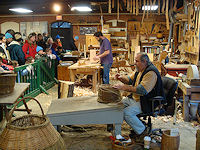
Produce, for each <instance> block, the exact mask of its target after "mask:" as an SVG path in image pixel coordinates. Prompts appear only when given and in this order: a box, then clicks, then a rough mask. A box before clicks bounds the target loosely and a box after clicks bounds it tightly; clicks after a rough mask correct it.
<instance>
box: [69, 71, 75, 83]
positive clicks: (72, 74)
mask: <svg viewBox="0 0 200 150" xmlns="http://www.w3.org/2000/svg"><path fill="white" fill-rule="evenodd" d="M70 80H71V81H72V82H74V81H75V74H74V70H72V69H70Z"/></svg>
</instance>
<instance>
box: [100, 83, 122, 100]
mask: <svg viewBox="0 0 200 150" xmlns="http://www.w3.org/2000/svg"><path fill="white" fill-rule="evenodd" d="M121 100H122V97H121V93H120V91H119V90H118V89H115V88H113V87H112V86H111V85H110V84H102V85H100V86H99V90H98V99H97V101H98V102H100V103H117V102H119V101H121Z"/></svg>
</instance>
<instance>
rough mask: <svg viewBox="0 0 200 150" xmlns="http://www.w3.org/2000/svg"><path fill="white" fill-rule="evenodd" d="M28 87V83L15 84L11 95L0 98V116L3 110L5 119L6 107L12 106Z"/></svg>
mask: <svg viewBox="0 0 200 150" xmlns="http://www.w3.org/2000/svg"><path fill="white" fill-rule="evenodd" d="M29 86H30V83H15V87H14V91H13V92H12V93H10V94H7V95H2V96H0V106H1V109H0V114H1V115H3V109H4V111H5V113H6V117H7V116H8V111H7V107H6V106H7V105H13V104H14V103H15V102H16V101H17V100H18V99H19V98H20V97H21V96H23V94H24V92H25V91H26V90H27V89H28V87H29ZM25 106H26V104H25ZM1 117H2V116H1Z"/></svg>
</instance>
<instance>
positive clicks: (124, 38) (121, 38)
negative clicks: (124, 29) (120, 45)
mask: <svg viewBox="0 0 200 150" xmlns="http://www.w3.org/2000/svg"><path fill="white" fill-rule="evenodd" d="M110 39H114V40H126V37H110Z"/></svg>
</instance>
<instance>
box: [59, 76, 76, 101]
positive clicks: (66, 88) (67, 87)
mask: <svg viewBox="0 0 200 150" xmlns="http://www.w3.org/2000/svg"><path fill="white" fill-rule="evenodd" d="M73 92H74V82H69V81H62V80H59V83H58V98H67V97H73Z"/></svg>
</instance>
